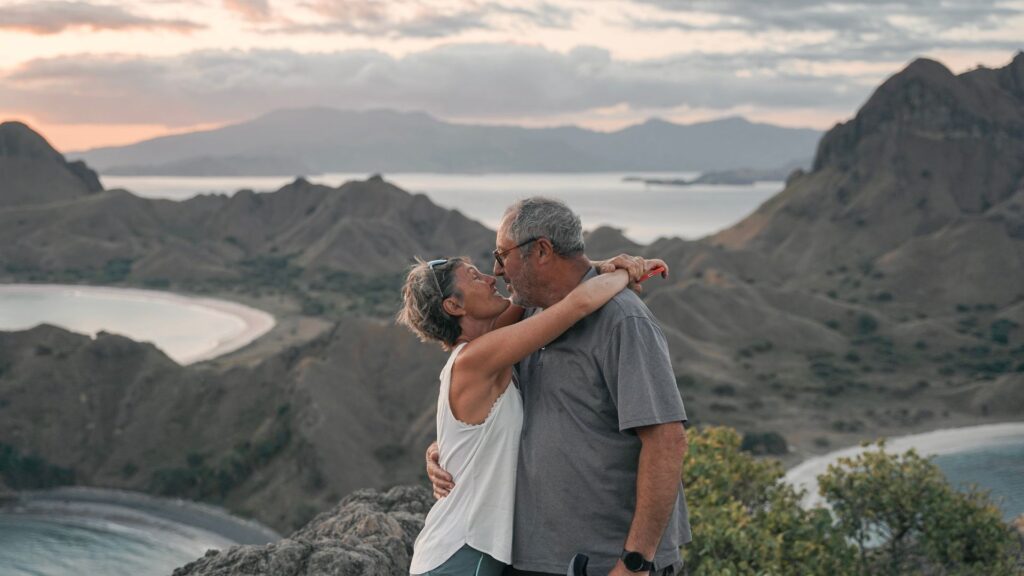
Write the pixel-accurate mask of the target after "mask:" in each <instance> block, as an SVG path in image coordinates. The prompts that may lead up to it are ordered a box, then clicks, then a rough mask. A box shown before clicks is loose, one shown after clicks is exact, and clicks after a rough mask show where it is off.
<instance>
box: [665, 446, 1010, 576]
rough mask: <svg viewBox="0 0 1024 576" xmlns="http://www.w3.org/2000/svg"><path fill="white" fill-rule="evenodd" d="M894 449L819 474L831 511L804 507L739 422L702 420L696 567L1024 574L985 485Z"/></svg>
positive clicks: (689, 479) (702, 572)
mask: <svg viewBox="0 0 1024 576" xmlns="http://www.w3.org/2000/svg"><path fill="white" fill-rule="evenodd" d="M821 444H825V442H822V443H821ZM821 444H819V445H821ZM883 447H884V446H883V445H882V444H879V449H878V450H876V451H869V452H867V453H865V454H862V455H860V456H857V457H855V458H844V459H841V460H840V461H839V463H838V464H837V465H834V466H831V467H830V468H829V471H828V472H827V473H826V474H824V475H823V476H820V477H819V478H818V482H819V486H820V491H821V493H822V495H823V496H825V498H826V499H827V501H828V503H829V505H830V506H831V507H832V512H829V511H828V510H826V509H823V508H816V509H812V510H805V509H803V508H802V507H801V506H800V504H799V502H800V497H801V494H800V493H798V492H796V491H795V490H794V489H793V488H792V487H791V486H789V485H788V484H786V483H784V482H783V481H782V477H783V472H782V467H781V465H780V464H779V463H778V461H775V460H771V459H763V460H758V459H755V458H754V457H753V456H751V455H750V454H747V453H745V452H742V451H741V450H740V437H739V434H738V433H737V432H736V431H735V430H732V429H730V428H705V429H701V430H699V431H698V430H693V429H691V430H690V450H689V452H688V453H687V456H686V459H685V461H684V466H683V483H684V485H685V486H686V497H687V502H688V503H689V505H690V524H691V527H692V529H693V541H692V542H691V543H690V544H689V545H687V546H685V547H684V548H683V554H684V555H685V559H686V565H687V568H688V572H687V573H688V574H690V575H692V576H710V575H716V576H718V575H735V576H739V575H750V576H754V575H760V574H765V575H769V574H770V575H778V576H783V575H805V574H813V575H818V574H823V575H828V576H875V575H895V574H928V575H933V574H934V575H950V576H951V575H954V574H957V575H964V576H966V575H978V576H982V575H984V576H1003V575H1006V576H1009V575H1011V574H1019V572H1018V571H1016V570H1017V567H1015V562H1016V560H1015V559H1014V554H1017V553H1019V549H1020V546H1019V543H1018V542H1017V540H1016V537H1015V536H1013V534H1012V532H1011V528H1010V527H1009V526H1008V525H1007V524H1004V523H1003V522H1002V520H1001V518H1000V515H999V512H998V510H996V508H995V507H994V506H993V505H992V503H991V502H990V501H989V500H988V497H987V496H986V495H985V494H984V493H981V492H976V491H972V492H968V493H960V492H957V491H956V490H954V489H953V487H952V486H950V485H949V484H948V483H947V482H946V481H945V479H944V477H943V476H942V473H941V472H939V470H938V468H937V467H936V466H935V465H934V464H932V463H931V462H930V461H928V460H927V459H924V458H921V457H919V456H917V454H915V453H914V452H913V451H911V452H908V453H906V454H904V455H902V456H896V455H891V454H888V453H886V452H885V451H884V449H883Z"/></svg>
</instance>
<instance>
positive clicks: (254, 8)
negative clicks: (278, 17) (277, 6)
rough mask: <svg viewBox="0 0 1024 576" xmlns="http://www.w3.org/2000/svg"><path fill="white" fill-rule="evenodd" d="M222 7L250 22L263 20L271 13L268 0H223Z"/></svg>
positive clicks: (269, 16) (267, 18)
mask: <svg viewBox="0 0 1024 576" xmlns="http://www.w3.org/2000/svg"><path fill="white" fill-rule="evenodd" d="M224 8H226V9H228V10H230V11H232V12H235V13H237V14H239V15H241V16H242V17H243V18H245V19H246V20H249V21H250V22H265V21H267V20H270V18H271V16H272V15H273V11H272V10H271V9H270V2H269V1H268V0H224Z"/></svg>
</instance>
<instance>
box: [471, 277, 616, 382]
mask: <svg viewBox="0 0 1024 576" xmlns="http://www.w3.org/2000/svg"><path fill="white" fill-rule="evenodd" d="M628 280H629V275H628V273H627V272H626V271H625V270H616V271H615V272H613V273H610V274H602V275H600V276H597V277H594V278H591V279H590V280H587V281H586V282H583V283H582V284H580V285H579V286H577V287H576V288H574V289H573V291H572V292H569V294H568V295H566V297H565V298H563V299H562V300H561V301H559V302H558V303H557V304H555V305H553V306H551V307H550V308H547V309H546V310H544V311H543V312H539V313H537V314H534V315H533V316H530V317H529V318H527V319H526V320H523V321H522V322H518V323H516V324H512V325H510V326H505V327H503V328H499V329H497V330H492V331H490V332H488V333H487V334H484V335H483V336H481V337H479V338H477V339H475V340H473V341H472V342H470V343H469V344H467V345H466V347H465V348H464V349H463V350H462V352H461V353H460V354H459V357H458V358H457V359H456V360H455V367H454V368H455V370H457V371H459V372H462V376H467V375H473V376H475V377H476V378H481V377H482V378H485V379H488V380H494V379H496V378H497V377H498V376H499V375H501V374H503V373H504V372H505V371H506V370H507V369H508V368H509V367H510V366H512V365H513V364H515V363H516V362H518V361H520V360H522V359H523V358H525V357H526V356H528V355H530V354H531V353H532V352H533V351H534V350H537V349H538V348H540V347H541V346H544V345H545V344H547V343H549V342H551V341H552V340H554V339H555V338H557V337H558V335H560V334H561V333H562V332H565V331H566V330H568V329H569V327H570V326H572V325H573V324H575V323H576V322H578V321H580V320H581V319H582V318H583V317H584V316H586V315H588V314H590V313H591V312H594V311H595V310H597V309H598V308H600V307H601V306H604V305H605V304H606V303H608V301H609V300H611V299H612V298H613V297H614V296H615V295H616V294H618V293H619V292H620V291H622V289H623V288H625V287H626V284H627V282H628ZM502 380H503V379H502ZM496 384H497V385H499V386H506V385H508V382H507V381H505V382H502V381H501V380H498V381H496Z"/></svg>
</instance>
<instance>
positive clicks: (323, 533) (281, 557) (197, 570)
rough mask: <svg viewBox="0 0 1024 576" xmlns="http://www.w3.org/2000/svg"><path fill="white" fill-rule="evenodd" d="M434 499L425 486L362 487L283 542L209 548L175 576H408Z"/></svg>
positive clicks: (180, 569) (176, 572)
mask: <svg viewBox="0 0 1024 576" xmlns="http://www.w3.org/2000/svg"><path fill="white" fill-rule="evenodd" d="M433 502H434V499H433V497H432V496H431V495H430V492H428V491H427V490H426V489H425V488H421V487H409V486H400V487H397V488H392V489H391V490H389V491H387V492H383V493H382V492H377V491H374V490H359V491H357V492H354V493H352V494H350V495H348V496H346V497H345V499H343V500H342V501H341V502H340V503H339V504H338V505H337V506H335V507H334V508H333V509H331V510H329V511H327V512H324V513H322V514H319V515H318V516H317V517H316V518H314V519H313V520H311V521H310V522H309V524H307V525H305V526H303V527H302V528H300V529H299V530H297V531H295V532H294V533H293V534H291V535H290V536H288V537H287V538H285V539H283V540H280V541H278V542H274V543H272V544H267V545H263V546H233V547H231V548H229V549H227V550H224V551H216V550H210V551H209V552H207V553H206V555H205V556H203V557H202V558H200V559H198V560H196V561H195V562H192V563H190V564H187V565H185V566H183V567H181V568H178V569H177V570H175V571H174V574H173V576H223V575H228V574H247V575H249V576H313V575H318V576H319V575H322V576H363V575H364V574H379V575H389V576H404V575H405V574H408V573H409V562H410V560H411V558H412V545H413V542H414V541H415V539H416V535H417V534H419V531H420V530H421V529H422V528H423V519H424V517H425V516H426V514H427V512H428V511H429V510H430V506H431V505H432V504H433Z"/></svg>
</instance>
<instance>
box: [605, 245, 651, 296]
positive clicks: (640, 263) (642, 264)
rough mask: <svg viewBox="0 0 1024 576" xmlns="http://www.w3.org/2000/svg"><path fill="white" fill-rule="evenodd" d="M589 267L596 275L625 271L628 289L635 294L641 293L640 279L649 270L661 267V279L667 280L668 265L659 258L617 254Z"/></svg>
mask: <svg viewBox="0 0 1024 576" xmlns="http://www.w3.org/2000/svg"><path fill="white" fill-rule="evenodd" d="M591 265H592V266H593V267H594V268H595V269H597V272H598V274H607V273H609V272H614V271H616V270H620V269H621V270H625V271H626V272H628V273H629V286H628V288H629V289H630V290H632V291H634V292H636V293H637V294H640V293H641V292H643V286H642V285H641V284H640V279H641V278H643V277H644V275H646V274H647V273H648V272H650V271H651V270H654V269H655V268H657V267H659V266H662V267H664V268H665V270H664V271H663V272H662V273H661V277H662V278H668V264H665V261H664V260H661V259H659V258H651V259H646V258H641V257H640V256H630V255H629V254H619V255H618V256H615V257H614V258H609V259H607V260H598V261H594V262H591Z"/></svg>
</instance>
